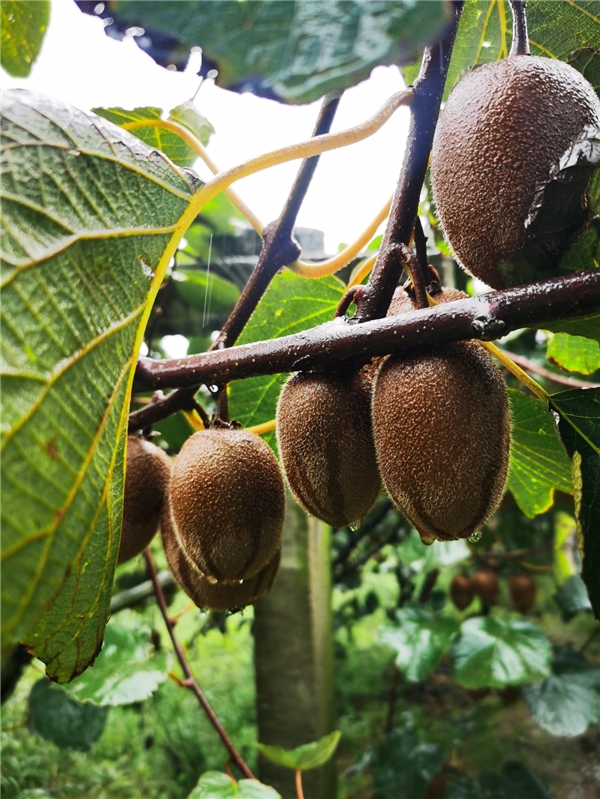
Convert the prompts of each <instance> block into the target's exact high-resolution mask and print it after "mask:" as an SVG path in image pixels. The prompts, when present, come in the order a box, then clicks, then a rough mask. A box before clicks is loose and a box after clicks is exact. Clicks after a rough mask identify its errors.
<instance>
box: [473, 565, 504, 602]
mask: <svg viewBox="0 0 600 799" xmlns="http://www.w3.org/2000/svg"><path fill="white" fill-rule="evenodd" d="M471 582H472V583H473V588H474V589H475V593H476V594H477V596H478V597H479V599H481V601H482V602H483V604H484V605H497V604H498V598H499V596H500V581H499V580H498V575H497V574H496V572H494V571H492V570H491V569H481V571H478V572H475V574H474V575H473V576H472V577H471Z"/></svg>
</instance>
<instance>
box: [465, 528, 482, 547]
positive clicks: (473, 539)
mask: <svg viewBox="0 0 600 799" xmlns="http://www.w3.org/2000/svg"><path fill="white" fill-rule="evenodd" d="M481 536H482V532H481V530H475V531H474V532H473V534H472V535H470V536H469V538H468V541H469V542H470V543H471V544H478V543H479V542H480V541H481Z"/></svg>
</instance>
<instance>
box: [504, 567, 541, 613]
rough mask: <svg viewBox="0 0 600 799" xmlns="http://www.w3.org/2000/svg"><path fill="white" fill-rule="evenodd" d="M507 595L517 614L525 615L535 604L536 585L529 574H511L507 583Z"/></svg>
mask: <svg viewBox="0 0 600 799" xmlns="http://www.w3.org/2000/svg"><path fill="white" fill-rule="evenodd" d="M508 593H509V594H510V598H511V601H512V603H513V605H514V607H515V608H516V610H518V611H519V613H527V611H528V610H531V608H532V607H533V605H534V604H535V596H536V594H537V583H536V582H535V580H534V579H533V577H531V576H530V575H529V574H513V575H512V577H511V578H510V580H509V581H508Z"/></svg>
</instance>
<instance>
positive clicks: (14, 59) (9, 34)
mask: <svg viewBox="0 0 600 799" xmlns="http://www.w3.org/2000/svg"><path fill="white" fill-rule="evenodd" d="M49 20H50V0H2V3H0V64H2V68H3V69H5V70H6V71H7V72H8V74H9V75H12V76H13V77H14V78H26V77H27V76H28V75H29V73H30V72H31V67H32V66H33V64H34V62H35V60H36V58H37V57H38V55H39V52H40V49H41V47H42V42H43V40H44V36H45V34H46V28H47V27H48V22H49Z"/></svg>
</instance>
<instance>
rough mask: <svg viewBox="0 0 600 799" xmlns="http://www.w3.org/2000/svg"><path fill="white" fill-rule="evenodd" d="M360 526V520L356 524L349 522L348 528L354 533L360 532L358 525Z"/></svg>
mask: <svg viewBox="0 0 600 799" xmlns="http://www.w3.org/2000/svg"><path fill="white" fill-rule="evenodd" d="M361 524H362V520H361V521H358V522H350V524H349V525H348V527H349V528H350V529H351V530H352V532H353V533H355V532H356V531H357V530H360V525H361Z"/></svg>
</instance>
